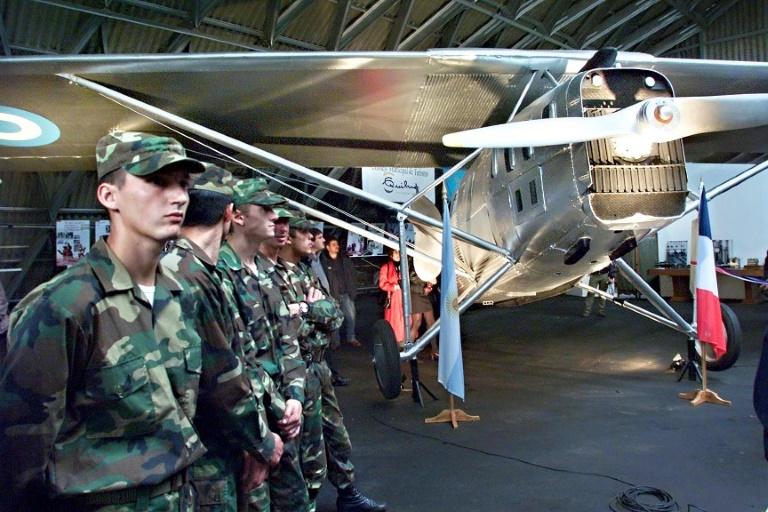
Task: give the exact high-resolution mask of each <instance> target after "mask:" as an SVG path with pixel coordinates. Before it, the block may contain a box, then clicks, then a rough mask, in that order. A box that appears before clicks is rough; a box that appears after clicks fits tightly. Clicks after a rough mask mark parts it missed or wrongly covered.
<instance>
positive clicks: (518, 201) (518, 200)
mask: <svg viewBox="0 0 768 512" xmlns="http://www.w3.org/2000/svg"><path fill="white" fill-rule="evenodd" d="M515 204H516V205H517V212H518V213H520V212H521V211H523V194H522V193H521V192H520V189H517V190H515Z"/></svg>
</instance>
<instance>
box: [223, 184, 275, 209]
mask: <svg viewBox="0 0 768 512" xmlns="http://www.w3.org/2000/svg"><path fill="white" fill-rule="evenodd" d="M232 199H234V201H235V206H241V205H244V204H258V205H259V206H277V205H281V204H285V201H286V199H285V198H284V197H283V196H281V195H279V194H275V193H274V192H270V191H269V190H267V180H265V179H264V178H249V179H247V180H240V181H239V182H237V184H235V187H234V194H233V196H232Z"/></svg>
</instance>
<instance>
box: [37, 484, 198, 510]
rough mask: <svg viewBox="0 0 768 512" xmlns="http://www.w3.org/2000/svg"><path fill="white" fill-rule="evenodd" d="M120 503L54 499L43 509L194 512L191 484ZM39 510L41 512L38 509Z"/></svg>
mask: <svg viewBox="0 0 768 512" xmlns="http://www.w3.org/2000/svg"><path fill="white" fill-rule="evenodd" d="M142 501H143V500H141V499H139V500H137V501H136V502H131V503H121V504H119V505H103V506H86V505H83V504H80V503H76V501H70V500H68V499H62V500H55V501H54V502H53V503H50V504H49V506H47V507H46V509H45V510H50V511H51V512H53V511H56V512H195V507H194V498H193V492H192V486H191V485H189V484H186V485H185V486H184V487H182V488H181V489H179V490H178V491H173V492H169V493H167V494H162V495H160V496H155V497H154V498H148V499H147V500H146V501H145V502H142ZM40 512H43V511H42V510H40Z"/></svg>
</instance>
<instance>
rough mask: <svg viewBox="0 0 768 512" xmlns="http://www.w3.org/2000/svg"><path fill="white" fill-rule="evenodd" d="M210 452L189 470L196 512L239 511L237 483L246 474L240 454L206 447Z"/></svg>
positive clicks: (211, 445) (215, 447)
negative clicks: (242, 474)
mask: <svg viewBox="0 0 768 512" xmlns="http://www.w3.org/2000/svg"><path fill="white" fill-rule="evenodd" d="M206 446H207V447H208V448H209V451H208V452H207V453H206V454H205V455H203V456H202V457H201V458H200V459H199V460H197V461H196V462H195V463H194V464H193V465H192V467H191V468H190V471H189V481H190V483H191V484H192V490H193V492H194V498H195V511H196V512H237V509H238V507H237V483H238V481H239V477H240V475H241V473H242V471H243V465H242V460H243V459H242V457H243V455H242V454H240V453H234V452H232V450H228V451H225V450H221V449H219V447H218V446H216V445H215V444H206Z"/></svg>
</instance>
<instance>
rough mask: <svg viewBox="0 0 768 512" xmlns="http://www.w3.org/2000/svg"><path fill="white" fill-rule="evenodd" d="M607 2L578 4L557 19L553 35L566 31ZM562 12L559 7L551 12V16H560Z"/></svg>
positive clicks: (592, 1) (596, 0)
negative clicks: (575, 22)
mask: <svg viewBox="0 0 768 512" xmlns="http://www.w3.org/2000/svg"><path fill="white" fill-rule="evenodd" d="M603 2H605V0H581V1H580V2H576V3H575V4H573V5H572V6H570V7H569V8H568V10H567V11H565V14H563V15H562V16H560V17H559V18H557V21H555V23H554V25H552V33H553V34H554V33H557V32H559V31H560V30H562V29H564V28H565V27H567V26H568V25H570V24H571V23H573V22H574V21H576V20H578V19H579V18H581V17H582V16H584V15H585V14H587V13H588V12H590V11H592V10H593V9H595V8H596V7H597V6H599V5H602V4H603ZM560 12H561V10H559V9H557V6H555V8H553V9H552V10H551V11H550V15H552V16H558V15H559V14H560Z"/></svg>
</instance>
